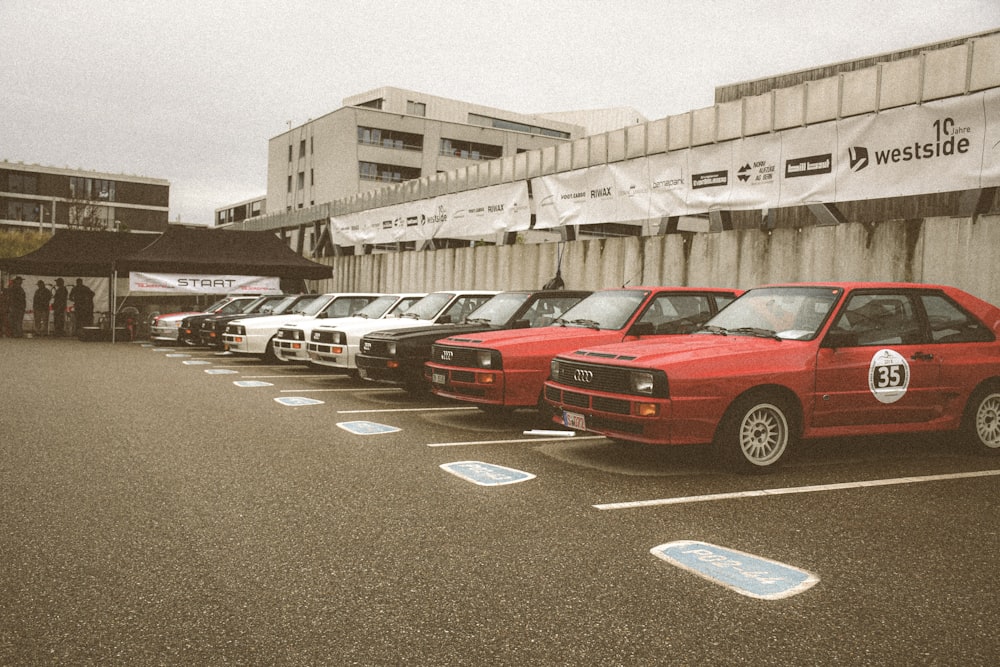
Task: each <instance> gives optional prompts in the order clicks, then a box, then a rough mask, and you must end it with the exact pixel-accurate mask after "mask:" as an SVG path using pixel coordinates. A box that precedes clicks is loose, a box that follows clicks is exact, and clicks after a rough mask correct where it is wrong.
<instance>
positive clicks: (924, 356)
mask: <svg viewBox="0 0 1000 667" xmlns="http://www.w3.org/2000/svg"><path fill="white" fill-rule="evenodd" d="M933 358H934V355H933V354H930V353H929V352H914V353H913V356H912V357H910V359H912V360H913V361H930V360H931V359H933Z"/></svg>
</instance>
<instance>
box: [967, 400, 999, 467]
mask: <svg viewBox="0 0 1000 667" xmlns="http://www.w3.org/2000/svg"><path fill="white" fill-rule="evenodd" d="M964 431H965V433H964V435H965V441H966V442H967V443H968V445H969V446H970V447H971V448H972V449H973V451H975V452H976V453H978V454H985V455H987V456H1000V387H997V386H992V387H982V388H980V389H978V390H977V391H976V392H975V393H974V394H973V395H972V398H970V399H969V407H968V411H967V412H966V417H965V424H964Z"/></svg>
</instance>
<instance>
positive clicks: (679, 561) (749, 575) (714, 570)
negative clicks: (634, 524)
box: [650, 540, 819, 600]
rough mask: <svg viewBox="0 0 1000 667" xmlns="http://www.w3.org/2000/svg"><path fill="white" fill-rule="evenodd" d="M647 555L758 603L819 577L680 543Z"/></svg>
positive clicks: (741, 555)
mask: <svg viewBox="0 0 1000 667" xmlns="http://www.w3.org/2000/svg"><path fill="white" fill-rule="evenodd" d="M650 553H651V554H653V555H654V556H656V557H657V558H662V559H663V560H665V561H667V562H668V563H670V564H672V565H676V566H677V567H679V568H681V569H684V570H687V571H688V572H692V573H694V574H696V575H698V576H699V577H703V578H705V579H708V580H709V581H711V582H713V583H716V584H719V585H720V586H725V587H726V588H728V589H730V590H732V591H735V592H737V593H739V594H740V595H746V596H747V597H751V598H757V599H760V600H780V599H782V598H787V597H791V596H793V595H796V594H798V593H802V592H803V591H805V590H807V589H809V588H811V587H812V586H814V585H815V584H816V583H817V582H819V577H817V576H816V575H814V574H811V573H809V572H806V571H805V570H800V569H798V568H795V567H791V566H790V565H785V564H783V563H779V562H777V561H773V560H770V559H767V558H761V557H759V556H753V555H751V554H748V553H744V552H742V551H736V550H735V549H726V548H725V547H719V546H716V545H714V544H708V543H706V542H693V541H690V540H682V541H679V542H668V543H667V544H661V545H660V546H658V547H653V548H652V549H650Z"/></svg>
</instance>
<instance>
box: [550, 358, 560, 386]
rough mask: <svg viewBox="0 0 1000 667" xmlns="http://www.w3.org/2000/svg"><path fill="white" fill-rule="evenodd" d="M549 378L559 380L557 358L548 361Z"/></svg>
mask: <svg viewBox="0 0 1000 667" xmlns="http://www.w3.org/2000/svg"><path fill="white" fill-rule="evenodd" d="M549 378H550V379H552V380H555V381H557V382H558V381H559V360H558V359H553V360H552V361H550V362H549Z"/></svg>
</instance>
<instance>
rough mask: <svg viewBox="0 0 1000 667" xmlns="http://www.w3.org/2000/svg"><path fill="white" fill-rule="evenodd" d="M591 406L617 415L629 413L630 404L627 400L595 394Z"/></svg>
mask: <svg viewBox="0 0 1000 667" xmlns="http://www.w3.org/2000/svg"><path fill="white" fill-rule="evenodd" d="M592 407H593V408H594V410H600V411H601V412H611V413H614V414H618V415H627V414H631V405H630V404H629V402H628V401H623V400H621V399H617V398H604V397H602V396H595V397H594V402H593V405H592Z"/></svg>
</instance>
